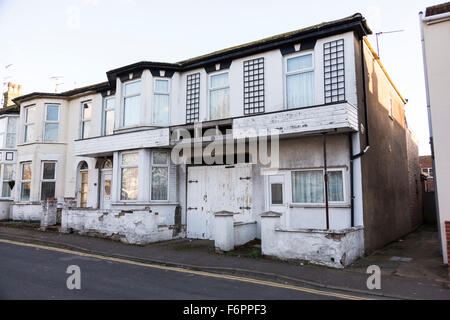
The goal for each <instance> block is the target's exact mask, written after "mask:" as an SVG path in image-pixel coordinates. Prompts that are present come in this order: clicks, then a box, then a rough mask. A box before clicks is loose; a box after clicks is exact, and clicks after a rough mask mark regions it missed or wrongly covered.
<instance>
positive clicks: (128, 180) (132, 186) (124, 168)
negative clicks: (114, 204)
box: [120, 152, 139, 200]
mask: <svg viewBox="0 0 450 320" xmlns="http://www.w3.org/2000/svg"><path fill="white" fill-rule="evenodd" d="M138 161H139V154H138V153H137V152H130V153H122V154H121V161H120V181H121V183H120V199H121V200H137V197H138Z"/></svg>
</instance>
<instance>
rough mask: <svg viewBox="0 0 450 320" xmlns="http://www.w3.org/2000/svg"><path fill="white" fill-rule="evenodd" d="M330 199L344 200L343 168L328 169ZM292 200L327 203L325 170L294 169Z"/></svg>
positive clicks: (333, 200) (301, 202)
mask: <svg viewBox="0 0 450 320" xmlns="http://www.w3.org/2000/svg"><path fill="white" fill-rule="evenodd" d="M327 174H328V201H329V202H335V203H339V202H344V181H343V171H342V170H334V169H333V170H327ZM292 202H293V203H299V204H323V203H325V181H324V170H322V169H317V170H299V171H292Z"/></svg>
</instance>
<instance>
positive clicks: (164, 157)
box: [152, 151, 169, 200]
mask: <svg viewBox="0 0 450 320" xmlns="http://www.w3.org/2000/svg"><path fill="white" fill-rule="evenodd" d="M168 188H169V154H168V153H167V152H159V151H155V152H153V153H152V200H168Z"/></svg>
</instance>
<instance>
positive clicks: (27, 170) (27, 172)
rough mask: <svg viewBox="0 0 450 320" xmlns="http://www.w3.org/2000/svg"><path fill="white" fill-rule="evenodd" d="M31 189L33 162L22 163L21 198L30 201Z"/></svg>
mask: <svg viewBox="0 0 450 320" xmlns="http://www.w3.org/2000/svg"><path fill="white" fill-rule="evenodd" d="M30 190H31V162H22V163H21V175H20V200H21V201H29V200H30Z"/></svg>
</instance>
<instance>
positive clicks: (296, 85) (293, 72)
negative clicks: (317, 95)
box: [286, 53, 314, 109]
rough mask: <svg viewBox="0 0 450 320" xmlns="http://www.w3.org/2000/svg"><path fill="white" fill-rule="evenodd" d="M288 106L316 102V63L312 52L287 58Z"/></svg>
mask: <svg viewBox="0 0 450 320" xmlns="http://www.w3.org/2000/svg"><path fill="white" fill-rule="evenodd" d="M286 102H287V108H288V109H289V108H298V107H306V106H311V105H313V104H314V63H313V55H312V53H308V54H303V55H300V56H296V57H292V58H287V59H286Z"/></svg>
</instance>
